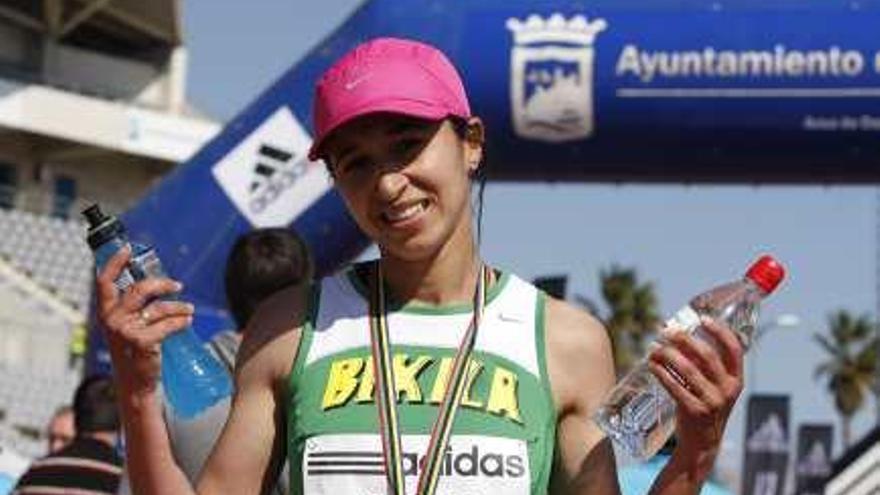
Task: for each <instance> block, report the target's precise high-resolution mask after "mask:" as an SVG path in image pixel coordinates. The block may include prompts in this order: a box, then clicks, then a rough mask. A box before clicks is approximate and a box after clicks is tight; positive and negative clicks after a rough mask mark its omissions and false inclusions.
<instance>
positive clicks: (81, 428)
mask: <svg viewBox="0 0 880 495" xmlns="http://www.w3.org/2000/svg"><path fill="white" fill-rule="evenodd" d="M73 423H74V425H76V434H77V435H81V434H83V433H97V432H115V431H117V430H118V429H119V408H118V406H117V405H116V389H115V387H114V386H113V379H112V378H110V377H109V376H107V375H92V376H90V377H88V378H86V379H85V380H83V381H82V382H80V384H79V386H78V387H77V388H76V392H75V393H74V394H73Z"/></svg>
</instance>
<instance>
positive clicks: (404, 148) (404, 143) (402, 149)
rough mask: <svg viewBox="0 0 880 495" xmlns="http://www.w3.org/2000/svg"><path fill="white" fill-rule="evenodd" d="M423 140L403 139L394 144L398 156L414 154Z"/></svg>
mask: <svg viewBox="0 0 880 495" xmlns="http://www.w3.org/2000/svg"><path fill="white" fill-rule="evenodd" d="M421 143H422V140H421V139H418V138H403V139H400V140H398V141H397V142H395V143H394V152H395V154H396V155H398V156H400V155H405V154H407V153H411V152H413V151H414V150H415V149H417V148H418V147H419V145H421Z"/></svg>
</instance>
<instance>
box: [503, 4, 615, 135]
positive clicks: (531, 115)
mask: <svg viewBox="0 0 880 495" xmlns="http://www.w3.org/2000/svg"><path fill="white" fill-rule="evenodd" d="M606 27H607V23H606V22H605V20H604V19H594V20H593V21H588V20H587V18H586V17H584V16H582V15H576V16H574V17H572V18H571V19H566V18H565V17H564V16H562V15H561V14H558V13H557V14H553V15H551V16H550V17H549V18H547V19H544V18H542V17H541V16H538V15H531V16H529V17H528V18H527V19H526V20H525V21H521V20H519V19H516V18H511V19H508V20H507V29H508V30H510V31H511V33H512V34H513V48H512V50H511V54H510V71H511V74H510V98H511V115H512V117H513V129H514V132H515V133H516V134H517V135H518V136H520V137H523V138H528V139H536V140H540V141H548V142H563V141H573V140H577V139H585V138H588V137H590V136H591V135H592V134H593V131H594V129H595V120H594V109H593V66H594V58H595V52H594V48H593V42H594V40H595V39H596V35H598V34H599V33H600V32H602V31H603V30H605V28H606Z"/></svg>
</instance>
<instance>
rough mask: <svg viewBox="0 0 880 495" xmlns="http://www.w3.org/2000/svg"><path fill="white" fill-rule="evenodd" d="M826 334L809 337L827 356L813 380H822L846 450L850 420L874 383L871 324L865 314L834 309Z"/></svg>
mask: <svg viewBox="0 0 880 495" xmlns="http://www.w3.org/2000/svg"><path fill="white" fill-rule="evenodd" d="M828 331H829V333H830V334H831V336H830V338H829V337H828V336H826V335H823V334H819V333H816V334H813V337H814V338H815V339H816V342H818V343H819V345H820V346H822V348H823V349H824V350H825V352H827V353H828V359H827V360H825V361H823V362H822V363H820V364H819V365H818V366H817V367H816V370H815V377H816V378H817V379H819V378H821V379H824V380H826V385H827V387H828V391H829V392H831V395H832V396H833V397H834V406H835V407H836V409H837V412H838V413H839V414H840V419H841V425H842V428H841V430H842V435H843V444H844V446H846V447H848V446H849V445H850V443H851V441H852V432H851V422H852V417H853V415H855V413H856V412H858V410H859V409H861V407H862V405H864V402H865V395H866V394H867V393H869V392H870V391H871V387H872V385H873V384H874V379H875V375H874V374H875V372H876V346H874V345H873V341H872V339H871V336H872V334H873V331H874V325H873V324H872V322H871V320H870V318H869V317H868V316H866V315H862V316H859V317H854V316H853V315H852V314H850V313H849V312H848V311H846V310H838V311H836V312H834V313H831V314H830V315H829V316H828Z"/></svg>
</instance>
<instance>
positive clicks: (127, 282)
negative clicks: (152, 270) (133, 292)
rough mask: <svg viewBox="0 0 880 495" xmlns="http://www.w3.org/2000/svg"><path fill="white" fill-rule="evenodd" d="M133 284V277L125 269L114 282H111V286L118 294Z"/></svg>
mask: <svg viewBox="0 0 880 495" xmlns="http://www.w3.org/2000/svg"><path fill="white" fill-rule="evenodd" d="M133 284H134V277H133V276H132V274H131V271H129V270H128V269H127V268H126V269H125V270H122V273H120V274H119V276H118V277H116V280H114V281H113V285H115V286H116V289H117V290H118V291H119V292H125V289H128V288H129V287H131V286H132V285H133Z"/></svg>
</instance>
